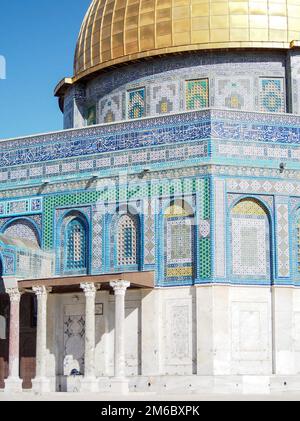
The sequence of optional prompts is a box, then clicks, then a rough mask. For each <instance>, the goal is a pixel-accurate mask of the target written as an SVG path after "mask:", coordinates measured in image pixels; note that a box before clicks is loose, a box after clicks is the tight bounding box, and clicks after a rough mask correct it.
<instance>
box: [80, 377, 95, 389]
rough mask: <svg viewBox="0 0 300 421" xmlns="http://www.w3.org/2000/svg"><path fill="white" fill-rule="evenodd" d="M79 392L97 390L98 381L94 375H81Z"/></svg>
mask: <svg viewBox="0 0 300 421" xmlns="http://www.w3.org/2000/svg"><path fill="white" fill-rule="evenodd" d="M80 392H99V381H98V380H97V378H96V377H83V379H82V381H81V386H80Z"/></svg>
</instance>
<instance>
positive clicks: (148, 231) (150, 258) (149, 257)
mask: <svg viewBox="0 0 300 421" xmlns="http://www.w3.org/2000/svg"><path fill="white" fill-rule="evenodd" d="M146 203H147V202H146ZM153 206H154V203H153V202H152V201H151V200H149V202H148V209H147V213H146V212H145V218H144V243H145V246H144V262H145V264H146V265H147V264H148V265H151V264H154V263H155V218H154V211H155V210H154V208H153Z"/></svg>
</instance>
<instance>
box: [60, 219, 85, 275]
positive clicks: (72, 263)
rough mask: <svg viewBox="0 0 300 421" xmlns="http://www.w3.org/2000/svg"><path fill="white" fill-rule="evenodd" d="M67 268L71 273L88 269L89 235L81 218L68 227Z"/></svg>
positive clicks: (66, 241) (66, 244) (66, 242)
mask: <svg viewBox="0 0 300 421" xmlns="http://www.w3.org/2000/svg"><path fill="white" fill-rule="evenodd" d="M65 236H66V238H65V255H66V256H65V267H66V269H67V270H69V271H80V270H85V269H86V268H87V233H86V227H85V225H84V223H83V222H82V221H81V220H80V218H74V219H72V220H71V221H70V222H69V223H68V225H67V226H66V234H65Z"/></svg>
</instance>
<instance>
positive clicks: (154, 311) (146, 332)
mask: <svg viewBox="0 0 300 421" xmlns="http://www.w3.org/2000/svg"><path fill="white" fill-rule="evenodd" d="M141 308H142V317H141V319H142V332H141V334H142V341H141V342H142V343H141V348H142V349H141V356H142V375H143V376H158V375H160V374H163V373H162V361H161V360H162V332H161V324H162V321H163V318H162V314H161V313H162V312H161V290H159V289H156V290H150V291H149V290H147V289H145V290H143V291H142V303H141Z"/></svg>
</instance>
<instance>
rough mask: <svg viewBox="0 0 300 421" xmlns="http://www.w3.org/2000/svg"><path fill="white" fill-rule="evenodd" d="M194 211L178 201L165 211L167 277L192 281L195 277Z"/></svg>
mask: <svg viewBox="0 0 300 421" xmlns="http://www.w3.org/2000/svg"><path fill="white" fill-rule="evenodd" d="M193 216H194V215H193V210H192V208H191V207H190V206H189V205H188V204H186V203H185V202H184V201H182V200H176V201H175V202H173V203H172V204H171V206H169V207H168V208H167V209H166V210H165V214H164V218H165V277H166V278H169V279H170V278H175V279H176V278H180V279H182V278H186V279H191V278H193V275H194V224H193V220H194V218H193Z"/></svg>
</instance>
